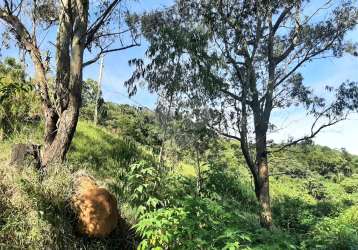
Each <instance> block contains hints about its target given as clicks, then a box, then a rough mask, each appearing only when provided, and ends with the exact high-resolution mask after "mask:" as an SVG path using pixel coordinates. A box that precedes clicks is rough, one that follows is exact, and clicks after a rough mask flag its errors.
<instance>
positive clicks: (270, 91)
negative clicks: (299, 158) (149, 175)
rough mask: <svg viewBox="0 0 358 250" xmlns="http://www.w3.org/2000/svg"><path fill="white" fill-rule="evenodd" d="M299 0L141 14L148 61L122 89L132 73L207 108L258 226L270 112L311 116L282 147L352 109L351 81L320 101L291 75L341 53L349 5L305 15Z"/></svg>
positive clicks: (356, 96)
mask: <svg viewBox="0 0 358 250" xmlns="http://www.w3.org/2000/svg"><path fill="white" fill-rule="evenodd" d="M309 4H310V1H299V0H296V1H292V0H287V1H244V0H224V1H222V0H204V1H202V0H178V1H177V2H176V4H175V5H174V6H173V7H172V8H168V9H166V10H164V11H156V12H153V13H148V14H147V15H145V16H143V17H142V22H141V24H142V31H143V34H144V36H145V37H146V38H147V39H148V41H149V42H150V46H149V48H148V50H147V52H146V56H147V57H149V58H150V62H149V63H148V64H146V65H145V64H144V62H143V60H141V59H136V60H132V61H131V63H132V64H135V65H136V70H135V72H134V74H133V76H132V77H131V78H130V79H129V80H128V82H127V85H128V87H129V90H130V91H131V90H132V87H133V86H135V83H136V80H137V79H139V78H142V77H144V78H145V79H146V80H147V82H148V84H149V89H151V90H153V91H159V90H161V89H165V88H173V86H175V89H176V90H177V91H179V92H181V93H182V96H183V98H185V99H186V100H187V101H186V103H187V106H186V107H185V108H186V109H188V107H189V108H190V106H191V104H192V103H196V104H195V105H197V103H198V102H199V103H200V102H201V104H202V106H203V107H206V108H207V107H210V110H211V112H209V113H208V114H209V115H210V117H211V119H210V123H209V124H208V125H207V126H209V127H210V128H212V129H215V130H216V131H217V132H218V133H220V134H221V135H224V136H226V137H228V138H231V139H235V140H239V141H240V144H241V151H242V154H243V156H244V158H245V161H246V163H247V165H248V168H249V169H250V171H251V174H252V176H253V179H254V186H255V193H256V197H257V199H258V201H259V203H260V207H261V212H260V221H261V224H262V226H264V227H267V228H269V227H271V225H272V213H271V206H270V194H269V168H268V155H269V148H268V147H269V145H268V142H267V133H268V132H269V131H270V128H271V127H272V125H273V124H271V119H270V117H271V113H272V111H273V110H274V109H286V108H289V107H290V106H292V105H302V107H304V108H305V109H306V110H307V113H308V115H311V116H312V117H313V118H314V122H313V124H312V128H311V131H310V133H309V134H308V135H307V136H305V137H303V138H299V139H297V140H293V141H290V142H289V143H287V144H286V145H284V146H283V147H282V148H281V149H283V148H285V147H288V146H289V145H293V144H295V143H298V142H301V141H305V140H309V139H312V138H313V137H314V136H315V135H317V134H318V133H319V132H320V131H321V130H322V129H324V128H326V127H328V126H331V125H334V124H336V123H337V122H339V121H341V120H342V119H344V118H345V117H346V115H347V112H348V111H351V110H356V109H357V107H358V88H357V84H356V83H352V82H347V83H344V84H342V85H341V86H340V87H339V88H338V89H334V88H332V87H327V90H328V92H330V93H332V95H334V96H335V100H334V101H330V100H332V98H331V97H330V98H326V99H324V98H323V97H319V96H317V95H315V94H314V92H313V90H312V89H310V88H309V87H307V86H305V85H304V83H303V77H302V75H301V74H300V73H299V69H300V68H301V67H302V66H303V65H305V64H307V63H308V62H310V61H312V60H314V59H318V58H324V57H331V56H332V57H336V56H341V55H342V54H343V52H344V50H345V46H344V37H345V34H346V33H347V32H348V31H350V30H352V29H353V28H354V27H355V25H356V23H357V9H356V8H355V7H354V5H353V4H352V3H351V2H350V1H331V0H328V1H325V2H324V3H323V5H322V6H319V7H318V8H317V9H316V10H315V11H313V12H311V11H310V10H309V8H308V7H309ZM324 17H326V18H324ZM173 75H175V76H177V77H176V78H173V77H172V76H173Z"/></svg>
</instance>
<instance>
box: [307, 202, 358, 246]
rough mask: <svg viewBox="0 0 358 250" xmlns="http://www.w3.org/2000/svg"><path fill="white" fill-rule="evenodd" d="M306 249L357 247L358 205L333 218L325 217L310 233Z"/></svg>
mask: <svg viewBox="0 0 358 250" xmlns="http://www.w3.org/2000/svg"><path fill="white" fill-rule="evenodd" d="M310 235H311V237H312V238H311V240H308V241H306V242H305V245H306V246H307V248H308V249H342V250H343V249H348V250H350V249H351V250H353V249H358V206H353V207H351V208H349V209H347V210H345V211H344V212H343V213H342V214H340V215H339V216H338V217H335V218H326V219H324V220H323V221H321V222H320V223H318V224H317V225H316V226H315V227H314V230H313V231H312V232H311V233H310Z"/></svg>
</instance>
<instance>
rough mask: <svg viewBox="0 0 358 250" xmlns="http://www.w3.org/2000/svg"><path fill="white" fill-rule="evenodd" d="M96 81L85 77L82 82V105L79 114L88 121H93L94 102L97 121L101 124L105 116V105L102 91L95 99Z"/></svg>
mask: <svg viewBox="0 0 358 250" xmlns="http://www.w3.org/2000/svg"><path fill="white" fill-rule="evenodd" d="M97 92H98V83H97V82H96V81H95V80H92V79H87V80H86V81H83V84H82V93H81V95H82V96H81V97H82V107H81V111H80V112H81V116H82V117H83V118H84V119H86V120H89V121H93V119H94V112H95V107H96V104H97V105H98V121H99V124H103V121H104V119H105V118H106V116H107V112H108V111H107V106H106V105H105V102H104V99H103V96H102V91H100V93H99V98H98V100H97Z"/></svg>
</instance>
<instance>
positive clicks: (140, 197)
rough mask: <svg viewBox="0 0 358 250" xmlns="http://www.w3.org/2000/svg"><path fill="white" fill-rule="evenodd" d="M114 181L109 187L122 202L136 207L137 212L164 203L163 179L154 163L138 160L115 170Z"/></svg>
mask: <svg viewBox="0 0 358 250" xmlns="http://www.w3.org/2000/svg"><path fill="white" fill-rule="evenodd" d="M115 179H116V183H115V184H112V185H111V188H112V189H113V190H114V192H115V193H116V194H117V196H118V198H119V199H120V200H122V201H123V202H127V203H129V204H130V205H131V206H132V207H136V208H137V214H143V213H144V212H147V211H152V210H154V209H155V208H157V207H158V206H159V205H163V204H164V202H165V201H164V200H163V199H162V198H163V197H161V194H162V193H163V191H164V190H163V189H162V188H163V185H162V182H163V179H162V178H161V172H160V171H159V170H158V168H156V166H155V164H154V163H152V162H149V161H145V160H142V161H139V162H138V163H134V164H131V165H130V166H129V167H128V168H126V169H122V170H120V171H118V172H117V174H116V176H115Z"/></svg>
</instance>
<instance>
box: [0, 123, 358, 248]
mask: <svg viewBox="0 0 358 250" xmlns="http://www.w3.org/2000/svg"><path fill="white" fill-rule="evenodd" d="M29 140H30V141H33V142H40V141H41V127H38V128H32V130H31V129H30V128H28V129H27V130H24V131H23V132H22V133H18V134H16V135H13V136H12V137H11V138H10V139H9V140H7V141H5V142H2V143H1V144H0V249H46V248H47V249H48V248H50V249H113V248H115V247H116V246H118V245H120V244H121V245H123V244H127V245H126V246H128V248H129V245H133V242H132V241H133V240H134V239H136V238H135V237H133V235H129V234H128V232H127V233H123V232H124V231H123V228H119V229H118V230H117V231H116V232H115V233H114V234H113V235H112V236H111V237H109V238H108V239H105V240H93V239H92V240H91V239H86V238H83V237H80V236H78V235H77V234H76V232H75V230H74V227H73V226H74V215H73V214H72V210H71V209H70V207H69V202H68V199H69V197H70V195H71V192H72V178H73V175H74V173H75V172H76V171H85V172H87V173H88V174H90V175H93V176H95V177H96V179H97V180H98V182H99V183H100V184H101V185H103V186H106V187H108V188H109V189H110V190H111V191H112V192H113V193H114V194H115V195H116V197H117V199H118V201H119V208H120V210H121V213H122V216H123V217H124V218H126V220H127V222H130V225H134V224H137V223H138V222H139V225H140V224H141V223H142V224H144V225H146V226H144V227H143V228H146V229H145V230H147V231H145V230H144V231H142V232H141V233H146V235H147V236H145V234H143V237H144V238H145V239H147V240H148V239H150V237H154V238H155V240H156V242H157V243H158V242H159V241H160V240H161V238H160V237H161V236H162V235H166V234H167V235H169V236H168V237H169V238H168V240H167V239H166V241H165V242H162V243H160V242H159V243H158V244H159V245H160V244H162V245H164V246H167V247H168V248H169V249H172V246H177V248H174V249H196V248H195V247H194V248H190V246H197V247H198V246H202V249H221V248H222V247H224V246H225V244H224V243H226V244H227V246H228V247H229V246H232V247H235V246H237V244H239V245H241V248H247V249H357V247H356V246H357V245H358V237H357V234H358V219H357V217H358V215H357V211H358V192H357V190H358V186H357V185H358V176H357V175H356V174H353V175H352V176H341V177H339V176H338V177H337V176H333V177H332V175H326V176H321V175H318V174H316V173H314V172H312V171H311V173H310V175H309V176H308V177H305V178H295V177H292V176H285V175H278V176H272V177H271V178H270V184H271V186H270V188H271V195H272V207H273V213H274V224H275V226H274V228H273V230H272V231H267V230H264V229H261V228H260V226H259V222H258V221H259V220H258V216H257V202H256V199H255V196H254V193H253V190H252V182H251V178H250V174H249V172H248V170H247V168H246V167H245V166H244V164H242V159H240V157H239V158H237V157H236V156H239V154H238V151H237V150H238V145H237V143H232V142H221V143H222V145H221V146H220V147H221V148H222V151H220V152H221V154H220V155H219V158H220V159H219V162H221V163H225V164H226V165H228V167H227V168H225V167H221V165H220V164H218V165H217V166H215V165H213V166H210V168H209V167H208V166H206V167H205V170H206V171H204V179H205V181H204V183H203V185H204V188H203V190H204V193H203V194H202V195H201V196H198V195H197V194H196V192H195V185H196V183H195V178H193V177H195V176H196V174H195V170H194V167H193V165H192V164H190V163H188V162H180V163H179V164H178V165H177V166H176V167H175V169H174V171H173V173H169V175H168V176H163V178H162V177H158V178H156V183H159V184H158V185H160V188H158V187H157V186H156V185H157V184H156V183H154V184H155V185H152V184H153V183H150V182H151V180H153V173H149V172H140V171H139V172H133V173H132V171H129V170H133V168H132V167H133V165H131V164H133V163H137V162H139V161H144V162H145V163H146V164H147V165H146V164H144V165H145V166H146V167H147V168H146V171H149V169H150V167H151V166H153V167H155V166H157V165H156V162H157V160H158V159H157V156H155V155H153V154H152V152H151V150H150V148H148V147H147V146H144V145H142V144H140V143H138V142H136V141H134V140H133V139H131V138H129V137H123V136H121V135H116V134H114V133H112V132H111V131H108V130H107V129H105V128H101V127H97V126H94V125H93V124H92V123H89V122H83V121H80V122H79V124H78V128H77V132H76V134H75V137H74V140H73V144H72V145H71V148H70V151H69V154H68V158H67V161H66V163H65V164H64V165H61V166H59V165H54V166H50V168H49V171H48V174H47V175H46V176H45V177H44V179H43V180H41V178H40V176H39V173H38V172H37V171H36V170H35V169H34V168H32V167H22V168H21V167H20V168H15V167H13V166H8V164H7V162H8V160H9V156H10V151H11V145H12V144H13V143H20V142H28V141H29ZM320 150H321V149H316V151H319V152H320ZM324 150H325V152H326V151H327V149H324ZM312 154H313V153H312ZM334 155H336V156H337V155H338V153H337V152H336V151H335V153H334ZM295 157H296V158H295ZM322 157H323V155H322V154H319V156H317V157H316V158H315V159H316V160H317V162H319V163H320V162H324V160H325V159H324V158H322ZM339 158H340V159H341V158H342V157H341V156H339ZM285 159H287V161H288V162H289V164H287V166H286V165H283V164H282V162H283V161H286V160H285ZM307 161H308V160H307ZM329 161H330V162H334V160H332V159H329ZM342 161H343V160H342ZM298 163H300V164H298ZM293 164H297V165H295V166H293ZM304 164H307V163H306V162H303V161H300V156H299V154H298V155H297V156H295V155H290V154H287V155H284V154H282V155H280V156H276V158H274V159H273V161H272V165H271V166H270V167H271V168H272V169H273V170H274V171H275V170H277V169H280V168H283V167H285V168H289V167H292V166H293V167H294V168H296V169H298V168H299V167H300V166H301V165H302V166H306V165H304ZM306 167H307V166H306ZM313 169H314V168H313ZM283 170H284V169H283ZM280 171H281V169H280ZM130 173H132V174H133V175H135V178H136V179H138V180H140V182H141V183H139V184H138V187H139V186H143V187H152V190H155V192H158V195H157V194H156V193H151V194H150V195H157V196H155V197H162V199H163V202H161V203H160V204H161V206H160V207H158V208H160V209H158V210H157V209H155V210H151V212H150V213H146V214H145V217H143V218H138V217H137V216H136V215H135V214H136V213H137V207H135V206H133V204H131V203H130V202H129V201H130V200H131V199H133V193H131V189H128V190H129V192H127V193H125V192H122V191H123V190H122V189H123V188H128V187H131V188H133V190H136V191H140V192H147V191H148V188H147V190H146V189H145V188H141V189H138V187H137V186H134V183H130V180H133V178H134V177H133V176H128V175H129V174H130ZM142 174H143V175H142ZM123 176H125V177H126V178H124V179H123ZM124 180H125V181H126V182H124ZM126 185H127V186H126ZM128 190H127V191H128ZM140 192H139V197H137V199H136V201H138V200H139V201H141V200H143V199H141V195H140ZM153 192H154V191H153ZM143 195H148V194H147V193H143ZM143 197H144V196H143ZM143 197H142V198H143ZM145 197H147V196H145ZM148 197H149V198H150V197H151V196H148ZM144 200H145V202H146V201H147V200H148V199H144ZM173 221H174V222H173ZM124 222H125V221H123V223H124ZM172 222H173V223H172ZM145 223H154V224H149V226H148V224H145ZM174 224H175V227H174ZM124 225H125V226H124V228H125V229H128V225H127V224H126V223H124ZM153 225H154V226H153ZM158 225H159V226H158ZM176 229H178V230H179V231H178V230H176ZM150 230H152V231H150ZM129 232H130V233H133V231H129ZM151 232H152V233H153V232H154V234H152V235H150V233H151ZM155 232H157V233H155ZM149 236H150V237H149ZM158 237H159V238H158ZM170 237H174V238H172V239H174V241H171V240H170V239H171V238H170ZM180 241H181V242H182V243H181V242H180ZM236 241H237V242H238V243H237V242H236ZM178 242H179V243H178ZM183 242H188V243H187V244H186V243H185V244H184V243H183ZM190 242H191V244H192V245H190V244H189V243H190ZM236 243H237V244H236ZM193 244H194V245H193ZM183 245H185V246H187V247H189V248H181V247H183ZM228 249H230V248H228ZM232 249H237V248H232Z"/></svg>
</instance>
